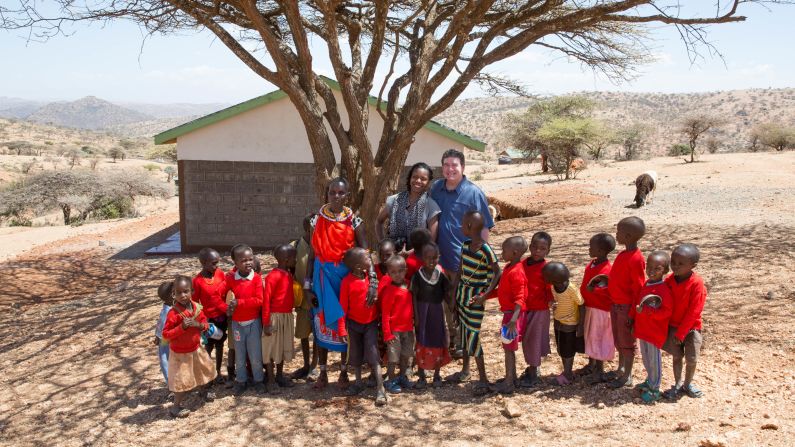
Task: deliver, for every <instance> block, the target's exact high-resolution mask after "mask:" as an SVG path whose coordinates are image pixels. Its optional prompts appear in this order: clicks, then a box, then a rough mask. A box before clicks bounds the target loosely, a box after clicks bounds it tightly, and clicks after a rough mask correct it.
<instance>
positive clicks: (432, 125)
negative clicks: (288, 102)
mask: <svg viewBox="0 0 795 447" xmlns="http://www.w3.org/2000/svg"><path fill="white" fill-rule="evenodd" d="M320 78H321V79H323V81H325V82H326V84H328V85H329V87H331V88H333V89H335V90H340V85H339V83H338V82H337V81H335V80H333V79H330V78H327V77H325V76H321V77H320ZM286 97H287V94H286V93H284V91H282V90H276V91H274V92H270V93H268V94H266V95H262V96H257V97H256V98H254V99H249V100H248V101H246V102H241V103H240V104H237V105H234V106H232V107H227V108H226V109H223V110H219V111H217V112H215V113H211V114H209V115H206V116H203V117H201V118H196V119H195V120H193V121H189V122H187V123H185V124H182V125H180V126H177V127H175V128H173V129H169V130H166V131H164V132H161V133H159V134H157V135H155V144H171V143H176V142H177V138H178V137H181V136H182V135H185V134H187V133H190V132H193V131H194V130H197V129H201V128H202V127H205V126H209V125H210V124H215V123H217V122H220V121H223V120H225V119H227V118H232V117H233V116H236V115H239V114H241V113H243V112H248V111H249V110H253V109H256V108H257V107H261V106H264V105H266V104H270V103H272V102H274V101H278V100H280V99H283V98H286ZM367 101H368V103H369V104H370V105H371V106H373V107H375V105H376V104H377V103H378V98H376V97H374V96H370V97H369V98H368V100H367ZM381 107H382V108H385V107H386V103H384V102H383V101H382V102H381ZM423 127H424V128H425V129H428V130H430V131H431V132H434V133H437V134H439V135H441V136H443V137H446V138H449V139H451V140H453V141H455V142H457V143H461V144H463V145H464V146H466V147H468V148H470V149H474V150H476V151H481V152H483V151H484V150H485V149H486V143H484V142H483V141H480V140H476V139H474V138H472V137H470V136H469V135H466V134H464V133H461V132H459V131H457V130H454V129H451V128H449V127H447V126H445V125H443V124H441V123H438V122H436V121H433V120H430V121H428V122H427V123H425V126H423Z"/></svg>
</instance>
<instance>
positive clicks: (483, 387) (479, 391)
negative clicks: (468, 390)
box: [472, 382, 491, 397]
mask: <svg viewBox="0 0 795 447" xmlns="http://www.w3.org/2000/svg"><path fill="white" fill-rule="evenodd" d="M490 392H491V387H490V386H489V385H488V384H487V383H483V382H476V383H475V386H474V387H473V389H472V394H473V395H474V396H475V397H481V396H485V395H487V394H489V393H490Z"/></svg>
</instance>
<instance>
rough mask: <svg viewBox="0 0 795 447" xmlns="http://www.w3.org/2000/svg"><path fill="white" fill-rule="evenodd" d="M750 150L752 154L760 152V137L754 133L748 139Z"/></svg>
mask: <svg viewBox="0 0 795 447" xmlns="http://www.w3.org/2000/svg"><path fill="white" fill-rule="evenodd" d="M748 150H749V151H751V152H756V151H758V150H759V135H756V134H755V133H753V132H752V133H751V135H750V136H749V137H748Z"/></svg>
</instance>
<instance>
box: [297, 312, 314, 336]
mask: <svg viewBox="0 0 795 447" xmlns="http://www.w3.org/2000/svg"><path fill="white" fill-rule="evenodd" d="M311 333H312V320H311V319H310V316H309V309H304V308H302V307H297V308H296V309H295V338H297V339H299V340H301V339H304V338H309V335H310V334H311Z"/></svg>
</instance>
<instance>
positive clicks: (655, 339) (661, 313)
mask: <svg viewBox="0 0 795 447" xmlns="http://www.w3.org/2000/svg"><path fill="white" fill-rule="evenodd" d="M650 294H651V295H658V296H659V297H660V298H662V303H661V304H660V307H659V308H658V309H652V308H651V307H649V306H644V307H643V311H642V312H641V313H637V311H636V310H635V306H637V305H638V303H640V300H641V298H643V297H644V296H646V295H650ZM671 304H672V299H671V289H670V288H668V284H666V283H665V281H660V282H658V283H656V284H649V283H646V285H645V286H643V287H641V289H640V293H639V294H638V297H637V299H635V302H634V303H633V304H632V308H631V309H630V311H629V316H630V318H632V319H634V320H635V337H636V338H639V339H641V340H644V341H647V342H649V343H651V344H653V345H654V346H657V347H658V348H662V345H663V343H665V339H666V338H668V320H669V319H670V318H671Z"/></svg>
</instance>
